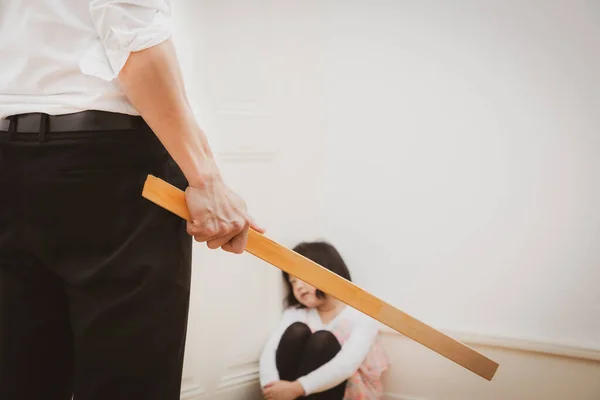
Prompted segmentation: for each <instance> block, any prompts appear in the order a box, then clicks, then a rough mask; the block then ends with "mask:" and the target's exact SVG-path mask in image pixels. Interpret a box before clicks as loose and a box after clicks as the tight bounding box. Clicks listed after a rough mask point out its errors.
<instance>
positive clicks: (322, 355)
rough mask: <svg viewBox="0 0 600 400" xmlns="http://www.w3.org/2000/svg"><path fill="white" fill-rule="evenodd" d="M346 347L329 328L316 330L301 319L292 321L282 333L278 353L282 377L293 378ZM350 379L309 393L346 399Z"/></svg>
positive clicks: (318, 398) (321, 399) (322, 399)
mask: <svg viewBox="0 0 600 400" xmlns="http://www.w3.org/2000/svg"><path fill="white" fill-rule="evenodd" d="M341 349H342V346H341V345H340V343H339V342H338V340H337V338H336V337H335V336H334V335H333V334H332V333H331V332H328V331H317V332H314V333H312V332H311V330H310V328H309V327H308V326H307V325H306V324H303V323H301V322H295V323H293V324H291V325H290V326H289V327H288V328H287V329H286V330H285V332H284V333H283V335H282V336H281V340H280V341H279V345H278V346H277V351H276V355H275V359H276V365H277V371H278V372H279V378H280V379H281V380H284V381H290V382H293V381H295V380H296V379H298V378H299V377H301V376H304V375H306V374H308V373H310V372H312V371H314V370H316V369H317V368H319V367H321V366H322V365H324V364H326V363H327V362H328V361H331V359H333V358H334V357H335V355H336V354H337V353H339V351H340V350H341ZM345 391H346V381H344V382H342V383H340V384H339V385H337V386H335V387H333V388H331V389H329V390H326V391H323V392H320V393H314V394H311V395H309V396H304V397H303V398H304V399H310V400H342V399H343V398H344V393H345Z"/></svg>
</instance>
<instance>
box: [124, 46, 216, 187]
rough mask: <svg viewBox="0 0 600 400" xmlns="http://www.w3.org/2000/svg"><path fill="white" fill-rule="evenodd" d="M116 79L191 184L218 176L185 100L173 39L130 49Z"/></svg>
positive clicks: (202, 134)
mask: <svg viewBox="0 0 600 400" xmlns="http://www.w3.org/2000/svg"><path fill="white" fill-rule="evenodd" d="M119 81H120V82H121V86H122V87H123V90H124V91H125V94H126V96H127V97H128V98H129V100H130V101H131V103H132V104H133V106H134V107H135V108H136V109H137V110H138V112H139V113H140V115H141V116H142V117H143V118H144V120H145V121H146V122H147V123H148V125H149V126H150V128H151V129H152V130H153V132H154V133H155V134H156V135H157V137H158V138H159V140H160V141H161V142H162V143H163V145H164V146H165V148H166V149H167V151H168V152H169V154H170V155H171V156H172V157H173V159H174V160H175V162H176V163H177V164H178V165H179V167H180V168H181V170H182V171H183V173H184V175H185V176H186V178H187V180H188V182H189V184H190V186H196V187H199V186H202V185H203V184H204V183H205V182H206V180H207V179H216V178H217V179H220V176H219V173H218V169H217V167H216V164H215V161H214V157H213V154H212V151H211V149H210V146H209V143H208V140H207V138H206V135H205V134H204V132H203V131H202V129H201V128H200V126H199V125H198V122H197V121H196V118H195V116H194V113H193V110H192V108H191V106H190V104H189V102H188V99H187V95H186V93H185V88H184V83H183V78H182V75H181V70H180V66H179V63H178V60H177V56H176V53H175V48H174V46H173V42H172V40H170V39H169V40H166V41H164V42H162V43H161V44H159V45H157V46H154V47H150V48H148V49H145V50H142V51H138V52H133V53H131V54H130V56H129V58H128V60H127V62H126V63H125V66H124V67H123V69H122V70H121V72H120V74H119Z"/></svg>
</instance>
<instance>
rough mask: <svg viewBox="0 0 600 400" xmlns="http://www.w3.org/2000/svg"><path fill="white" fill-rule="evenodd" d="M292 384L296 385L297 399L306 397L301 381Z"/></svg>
mask: <svg viewBox="0 0 600 400" xmlns="http://www.w3.org/2000/svg"><path fill="white" fill-rule="evenodd" d="M292 384H293V385H294V394H295V395H296V397H301V396H304V395H305V393H304V387H303V386H302V384H301V383H300V381H294V382H292Z"/></svg>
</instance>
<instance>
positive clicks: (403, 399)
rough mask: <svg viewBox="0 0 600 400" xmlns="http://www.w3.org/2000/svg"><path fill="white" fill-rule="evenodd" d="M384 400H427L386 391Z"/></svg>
mask: <svg viewBox="0 0 600 400" xmlns="http://www.w3.org/2000/svg"><path fill="white" fill-rule="evenodd" d="M383 400H425V399H422V398H417V397H410V396H402V395H399V394H392V393H384V394H383Z"/></svg>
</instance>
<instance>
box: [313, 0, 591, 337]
mask: <svg viewBox="0 0 600 400" xmlns="http://www.w3.org/2000/svg"><path fill="white" fill-rule="evenodd" d="M327 4H328V9H327V18H326V23H325V27H326V33H325V38H326V45H325V50H324V53H323V54H324V59H323V65H324V68H325V78H324V83H325V99H326V106H327V109H326V139H327V141H326V154H327V157H326V159H325V162H326V164H325V169H324V172H325V177H324V186H323V188H324V189H323V190H324V195H323V198H324V199H325V201H326V204H327V205H326V210H325V214H324V218H325V226H326V230H325V234H324V236H326V237H328V238H330V239H331V240H332V241H334V242H335V243H336V244H337V245H338V246H339V247H340V248H341V249H342V250H343V253H344V255H345V256H346V257H347V259H348V261H349V262H350V265H351V267H352V270H353V272H354V274H355V276H356V278H357V280H358V281H359V282H360V284H361V285H363V286H364V287H366V288H368V289H370V290H372V291H373V292H375V293H377V294H379V295H381V296H382V297H383V298H385V299H386V300H388V301H390V302H391V303H393V304H395V305H396V306H398V307H400V308H402V309H404V310H405V311H407V312H410V313H412V314H414V315H416V316H418V317H419V318H421V319H423V320H425V321H426V322H429V323H431V324H433V325H434V326H436V327H439V328H443V329H450V330H456V331H468V332H476V333H479V334H494V335H502V336H507V337H516V338H527V339H531V340H542V341H551V342H556V343H562V344H569V345H575V346H584V347H590V348H596V349H600V290H599V285H600V246H598V243H599V241H600V208H599V204H600V111H599V107H600V3H599V2H589V1H588V2H584V1H567V0H563V1H550V2H547V1H484V2H475V1H453V2H445V1H441V0H440V1H427V2H407V1H375V2H366V1H362V2H360V1H346V0H343V1H342V0H331V1H329V2H327Z"/></svg>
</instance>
